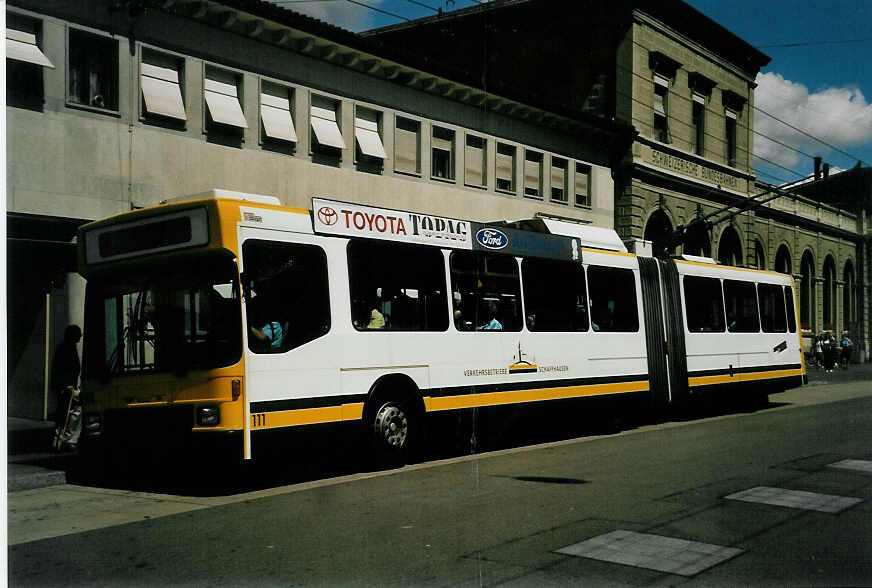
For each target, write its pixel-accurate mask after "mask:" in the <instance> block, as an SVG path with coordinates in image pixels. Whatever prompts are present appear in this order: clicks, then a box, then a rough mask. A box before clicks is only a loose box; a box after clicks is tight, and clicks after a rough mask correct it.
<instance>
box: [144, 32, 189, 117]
mask: <svg viewBox="0 0 872 588" xmlns="http://www.w3.org/2000/svg"><path fill="white" fill-rule="evenodd" d="M184 65H185V62H184V60H183V59H181V58H177V57H173V56H170V55H165V54H163V53H157V52H155V51H151V50H148V49H143V53H142V63H141V64H140V66H139V85H140V87H141V88H142V104H141V107H142V116H143V118H144V119H145V120H146V121H153V122H157V123H164V122H174V123H179V122H184V121H186V120H187V118H188V117H187V114H186V113H185V99H184V93H183V91H182V88H184V77H183V75H182V72H184Z"/></svg>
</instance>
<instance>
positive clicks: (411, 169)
mask: <svg viewBox="0 0 872 588" xmlns="http://www.w3.org/2000/svg"><path fill="white" fill-rule="evenodd" d="M395 125H396V128H395V129H394V171H398V172H401V173H405V174H420V173H421V123H420V122H418V121H416V120H412V119H410V118H403V117H401V116H398V117H397V118H396V123H395Z"/></svg>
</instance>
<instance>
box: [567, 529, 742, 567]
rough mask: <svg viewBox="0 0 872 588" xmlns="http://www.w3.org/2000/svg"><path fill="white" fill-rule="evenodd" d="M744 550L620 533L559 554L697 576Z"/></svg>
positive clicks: (570, 547)
mask: <svg viewBox="0 0 872 588" xmlns="http://www.w3.org/2000/svg"><path fill="white" fill-rule="evenodd" d="M742 551H743V550H741V549H737V548H735V547H724V546H722V545H713V544H711V543H699V542H697V541H688V540H687V539H676V538H673V537H664V536H661V535H650V534H647V533H636V532H633V531H624V530H618V531H612V532H611V533H606V534H605V535H599V536H597V537H593V538H591V539H588V540H586V541H582V542H581V543H575V544H574V545H568V546H566V547H563V548H561V549H558V550H557V551H556V552H555V553H562V554H564V555H574V556H576V557H587V558H590V559H598V560H600V561H608V562H612V563H617V564H623V565H628V566H633V567H636V568H647V569H649V570H657V571H659V572H667V573H670V574H678V575H679V576H694V575H696V574H698V573H700V572H702V571H703V570H706V569H708V568H710V567H712V566H716V565H718V564H719V563H721V562H723V561H726V560H728V559H730V558H732V557H735V556H737V555H739V554H740V553H742Z"/></svg>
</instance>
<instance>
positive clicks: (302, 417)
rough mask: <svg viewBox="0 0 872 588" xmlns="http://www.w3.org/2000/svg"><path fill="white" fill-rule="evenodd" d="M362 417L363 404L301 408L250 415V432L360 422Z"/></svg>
mask: <svg viewBox="0 0 872 588" xmlns="http://www.w3.org/2000/svg"><path fill="white" fill-rule="evenodd" d="M362 416H363V403H362V402H356V403H353V404H343V405H340V406H325V407H323V408H301V409H298V410H277V411H275V412H260V413H252V414H251V430H252V431H257V430H260V429H273V428H276V427H293V426H296V425H315V424H318V423H334V422H337V421H354V420H360V418H361V417H362Z"/></svg>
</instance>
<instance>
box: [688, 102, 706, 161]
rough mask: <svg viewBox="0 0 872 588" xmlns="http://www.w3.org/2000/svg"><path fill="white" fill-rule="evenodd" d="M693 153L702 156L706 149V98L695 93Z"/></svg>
mask: <svg viewBox="0 0 872 588" xmlns="http://www.w3.org/2000/svg"><path fill="white" fill-rule="evenodd" d="M691 132H692V133H693V136H692V137H691V141H692V142H693V145H692V148H693V152H694V153H696V154H697V155H702V154H703V151H704V149H705V97H704V96H702V95H701V94H697V93H696V92H694V94H693V129H692V130H691Z"/></svg>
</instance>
